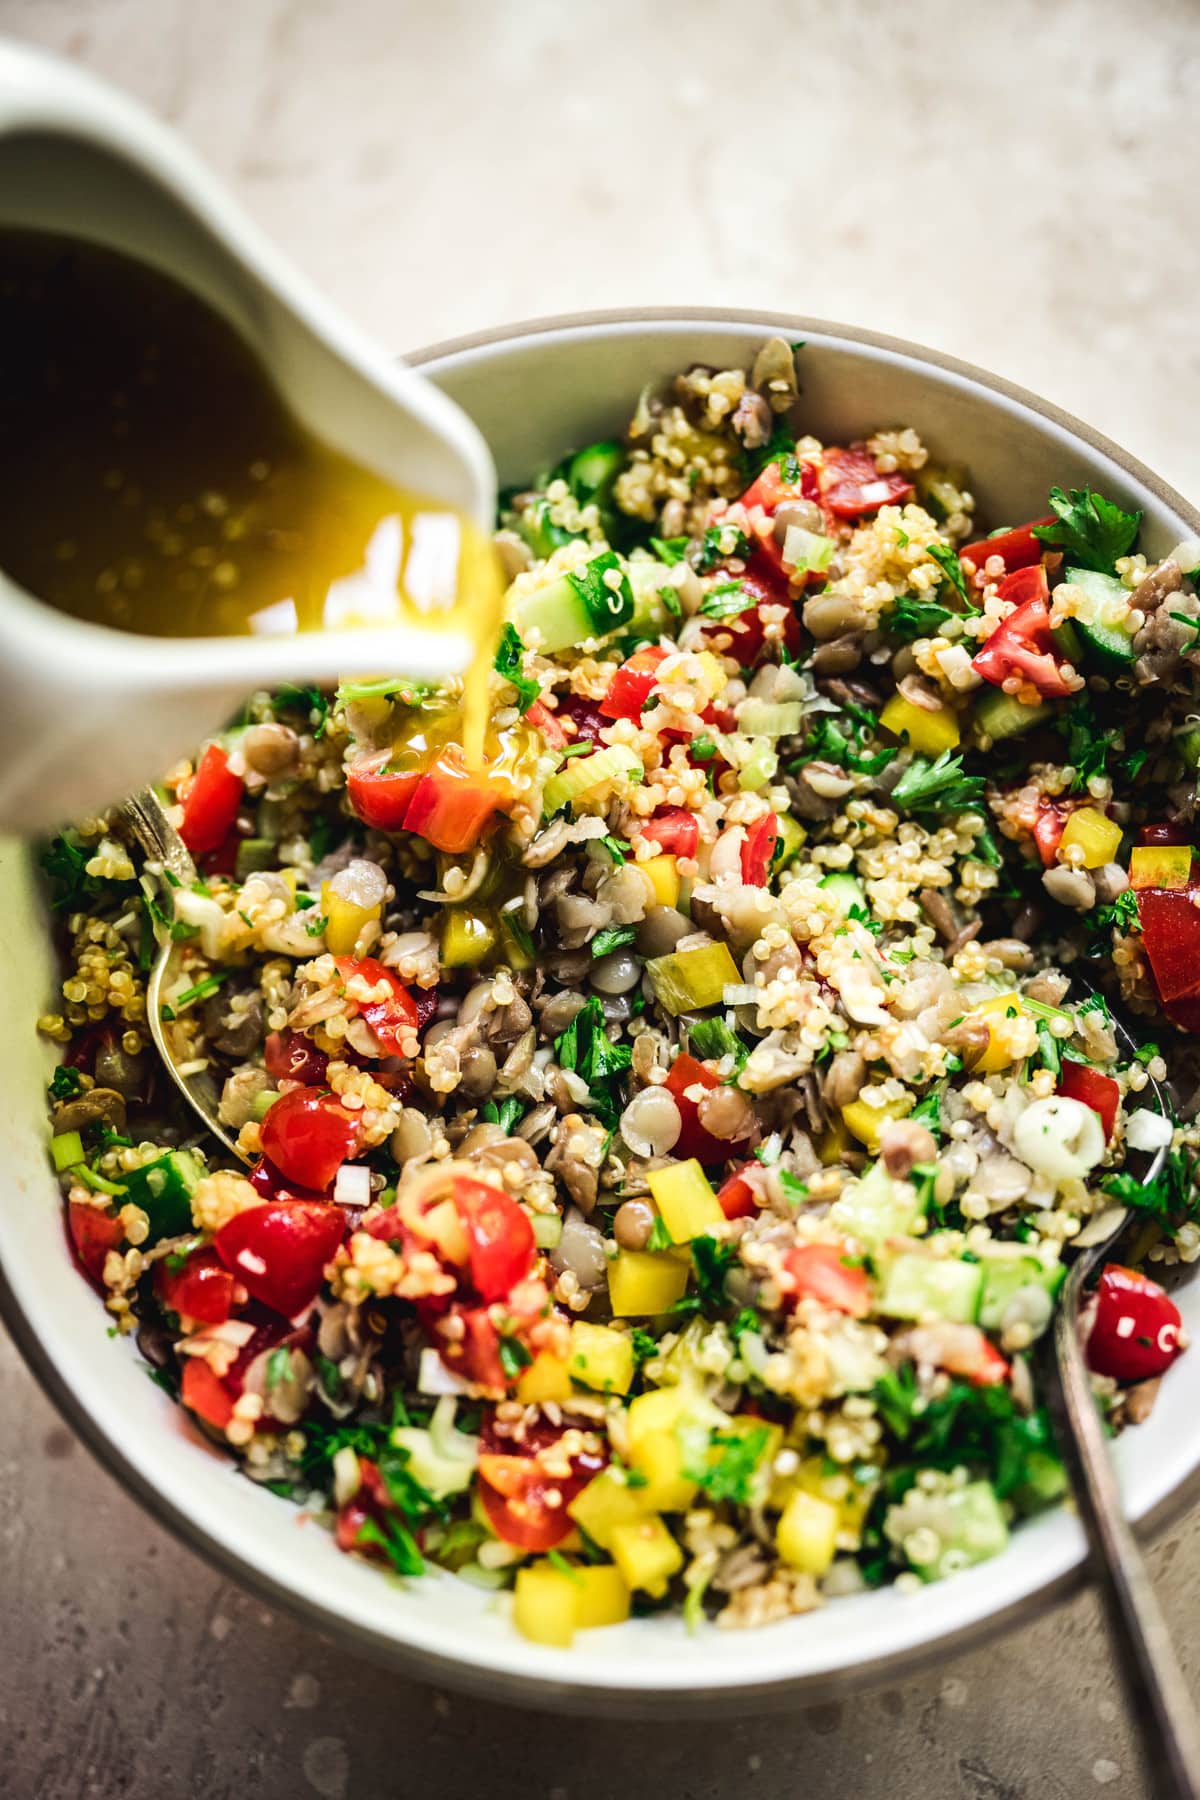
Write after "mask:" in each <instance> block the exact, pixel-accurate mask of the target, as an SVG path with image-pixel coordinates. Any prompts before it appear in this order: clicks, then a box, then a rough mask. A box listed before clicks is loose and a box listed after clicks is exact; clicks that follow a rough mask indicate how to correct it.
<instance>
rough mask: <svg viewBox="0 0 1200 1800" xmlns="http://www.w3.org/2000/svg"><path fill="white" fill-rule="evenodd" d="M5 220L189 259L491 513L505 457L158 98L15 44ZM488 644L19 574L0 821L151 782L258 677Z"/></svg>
mask: <svg viewBox="0 0 1200 1800" xmlns="http://www.w3.org/2000/svg"><path fill="white" fill-rule="evenodd" d="M5 225H7V226H24V227H27V228H34V229H41V230H46V231H53V232H60V233H64V234H69V235H72V236H76V237H80V238H83V239H86V240H89V241H91V242H93V243H98V244H103V245H106V246H108V247H110V248H112V249H115V250H118V251H122V252H124V253H125V254H127V255H131V256H134V257H136V258H138V259H140V260H141V261H143V262H146V263H149V264H151V265H154V266H156V267H157V268H159V269H161V270H162V271H163V272H164V273H166V274H168V275H170V276H172V277H174V278H175V279H176V280H177V281H179V282H181V283H182V284H183V285H185V286H186V287H189V288H190V289H192V290H193V291H194V292H195V293H197V294H198V295H199V296H201V297H202V298H203V299H204V300H206V301H207V302H208V303H209V304H210V305H211V306H212V307H213V308H214V309H215V310H217V311H218V312H220V313H221V314H222V315H224V317H225V318H227V319H228V320H229V321H230V322H231V323H232V324H233V325H234V326H235V327H236V328H237V329H238V330H239V331H240V332H241V334H242V335H243V337H244V338H245V339H246V341H247V342H248V343H249V344H250V345H251V346H252V348H253V349H254V351H255V352H256V354H257V356H258V358H259V360H260V362H261V364H262V366H263V368H264V369H265V370H266V372H267V373H268V374H269V376H270V377H271V378H272V379H273V380H274V382H275V385H276V386H277V388H278V389H279V391H280V393H281V394H282V396H283V397H284V399H285V401H286V402H287V403H288V405H289V406H290V408H291V410H292V412H293V413H294V414H295V415H296V417H297V418H298V419H299V420H300V421H301V422H302V423H303V424H304V425H306V426H307V427H308V428H309V430H310V431H311V432H313V433H314V435H316V436H317V437H320V438H322V439H324V440H325V442H327V443H329V444H331V445H332V446H333V447H334V448H336V449H338V450H341V451H343V452H345V453H346V454H347V455H349V456H351V457H354V458H356V459H357V460H358V461H359V462H361V463H364V464H366V465H367V466H368V467H370V468H372V469H374V470H376V471H377V472H378V473H379V474H380V475H381V476H383V477H385V478H386V479H388V480H390V481H392V482H393V483H394V484H395V485H396V486H398V487H403V488H408V489H411V490H413V491H415V492H418V493H422V494H428V495H430V496H431V497H432V498H434V499H437V500H441V501H444V502H446V503H448V504H450V505H453V506H455V507H457V508H458V509H459V511H461V512H463V513H465V514H466V515H467V516H468V517H469V518H471V519H472V520H473V521H474V522H475V523H476V524H477V525H478V526H480V527H481V528H483V529H487V528H488V527H489V526H490V524H491V521H492V518H493V509H494V505H495V470H494V468H493V465H492V461H491V457H490V455H489V454H488V450H487V447H486V445H485V444H484V442H483V439H482V438H481V437H480V435H479V432H478V431H477V430H476V428H475V426H474V425H473V424H472V423H471V421H470V420H469V419H468V418H467V416H466V414H465V413H463V412H461V411H460V410H459V409H458V407H456V406H455V405H454V404H453V402H452V401H450V400H447V399H446V398H445V397H444V396H443V395H442V394H440V393H439V392H438V391H437V390H436V389H435V388H434V387H432V386H431V385H430V384H429V383H428V382H426V381H424V380H423V379H422V378H421V377H420V376H419V375H417V374H415V373H414V372H413V371H412V370H410V369H406V368H405V367H403V365H401V364H398V363H397V362H395V361H394V360H393V359H392V357H391V356H390V355H389V353H388V352H386V351H385V350H383V349H382V348H381V347H379V346H377V345H376V344H374V343H373V342H372V341H371V340H370V339H369V338H368V337H366V336H365V335H364V334H363V333H362V332H360V331H359V330H358V329H357V328H356V327H355V326H354V325H353V324H351V322H350V321H349V320H348V319H346V318H344V317H343V316H342V315H341V314H340V313H339V312H338V311H337V310H336V308H334V307H332V306H330V305H329V304H328V303H327V302H326V301H325V300H323V299H322V297H321V296H320V294H319V293H317V292H316V291H315V290H314V289H313V287H312V286H311V285H310V283H309V282H308V281H307V280H306V279H305V278H304V277H303V276H302V275H300V274H299V273H298V272H297V271H296V270H295V269H293V268H292V267H291V266H290V265H289V264H288V263H287V261H286V260H285V259H284V258H283V257H281V256H280V255H279V254H278V252H277V251H276V250H275V249H274V248H273V247H272V245H271V244H270V243H269V242H268V241H267V240H266V239H265V238H264V237H263V235H262V233H261V232H259V231H258V229H257V228H256V227H255V226H254V225H253V224H252V222H251V221H250V220H249V219H248V218H247V217H246V215H245V214H244V213H243V212H242V210H241V208H240V207H239V206H237V205H236V203H235V202H234V201H233V200H232V199H231V198H230V196H229V195H228V194H227V193H226V192H225V191H224V190H223V189H222V188H221V186H220V184H219V183H218V182H216V181H215V180H214V179H213V177H212V176H211V175H210V174H209V172H208V171H207V170H206V169H205V168H204V166H203V165H202V164H201V163H200V162H199V161H198V159H197V158H196V157H195V156H193V155H192V154H191V152H190V151H189V150H188V149H187V147H186V146H185V145H184V144H183V143H182V142H181V141H180V140H179V139H178V138H177V137H175V136H174V134H173V133H172V132H170V131H168V130H167V129H166V128H165V127H164V126H163V125H161V124H160V123H159V122H158V121H157V120H156V119H155V118H153V117H152V116H151V115H150V114H149V113H147V112H146V111H145V110H144V109H143V108H141V107H140V106H137V105H135V104H134V103H133V102H132V101H130V100H129V99H127V98H126V97H125V96H123V95H121V94H119V93H117V92H115V91H114V90H113V89H112V88H109V87H107V86H105V85H104V84H103V83H101V82H98V81H96V80H94V79H93V78H92V77H91V76H89V75H86V74H84V73H83V72H82V71H80V70H79V69H77V68H75V67H74V66H72V65H71V64H69V63H64V62H61V61H59V60H57V59H56V58H53V57H48V56H45V55H43V54H41V53H40V52H36V51H32V50H29V49H27V48H25V47H24V46H19V45H15V44H12V43H6V42H0V226H5ZM0 429H3V416H2V407H0ZM3 566H4V546H3V544H0V571H2V570H3ZM471 648H472V647H471V644H470V642H469V641H468V639H467V638H466V636H465V635H463V636H451V635H449V634H441V633H434V632H422V631H420V630H416V629H408V628H405V627H401V626H396V627H389V628H388V629H387V630H386V632H385V631H371V630H360V631H354V632H352V633H336V632H319V633H311V634H302V635H300V636H293V637H251V638H229V637H226V638H221V637H214V638H187V639H173V640H172V639H166V638H150V637H143V636H140V635H138V634H135V633H129V632H118V631H112V630H108V629H107V628H105V627H103V626H99V625H91V624H85V623H82V622H80V621H78V620H76V619H73V618H70V617H67V616H66V615H64V614H62V613H59V612H57V611H54V610H53V609H52V608H50V607H48V606H45V605H43V604H41V603H40V602H39V601H38V599H37V597H36V596H32V595H29V594H27V593H25V592H24V591H23V590H22V589H21V588H19V587H18V586H16V584H15V583H13V582H11V581H7V580H5V578H4V576H3V574H2V573H0V831H8V832H22V833H28V832H35V831H41V830H45V829H46V828H48V827H51V826H53V825H56V824H58V823H60V822H61V821H62V820H63V819H67V818H70V817H73V816H79V815H81V814H85V813H87V812H88V811H90V810H93V809H94V808H96V807H97V806H99V805H101V804H103V803H105V802H107V801H111V800H113V799H114V798H117V797H119V796H120V795H121V794H123V793H126V792H129V791H130V790H132V789H133V788H135V787H139V786H141V785H142V784H143V783H144V782H146V781H147V780H149V779H151V778H152V777H153V775H154V774H155V773H156V772H157V771H158V769H160V768H162V767H164V766H165V765H166V764H167V763H169V762H170V761H171V760H172V759H173V758H174V757H176V756H178V755H180V754H182V753H183V752H185V751H186V750H187V749H188V748H189V746H190V745H191V744H193V743H195V742H196V741H197V740H198V739H199V738H201V737H202V736H203V735H204V734H205V733H206V732H208V731H211V730H212V729H213V728H214V727H215V726H216V725H218V724H219V723H221V721H222V720H223V719H224V718H225V717H226V716H228V714H229V713H230V712H231V711H232V710H233V709H234V707H235V706H236V705H237V704H238V703H239V702H240V701H241V700H242V699H244V697H245V695H246V694H247V693H248V692H250V691H251V690H252V689H253V688H255V687H257V686H261V685H270V684H272V683H276V682H280V681H300V682H306V681H320V680H331V679H333V678H334V677H336V676H337V675H338V674H339V673H340V672H341V671H343V670H347V669H354V670H361V669H373V668H379V669H386V670H387V671H389V672H395V673H397V674H405V675H412V676H414V677H421V676H435V675H443V674H454V673H457V672H459V671H460V670H462V669H463V668H465V667H466V665H467V663H468V661H469V660H470V655H471Z"/></svg>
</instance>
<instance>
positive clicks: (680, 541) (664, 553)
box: [650, 537, 688, 569]
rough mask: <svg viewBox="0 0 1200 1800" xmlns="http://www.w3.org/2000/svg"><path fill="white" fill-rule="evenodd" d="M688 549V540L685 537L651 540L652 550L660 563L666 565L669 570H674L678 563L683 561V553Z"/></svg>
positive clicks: (655, 538) (653, 538)
mask: <svg viewBox="0 0 1200 1800" xmlns="http://www.w3.org/2000/svg"><path fill="white" fill-rule="evenodd" d="M687 547H688V540H687V539H686V538H685V537H673V538H657V537H652V538H651V539H650V548H651V549H652V550H653V552H654V554H655V556H657V558H658V560H659V562H660V563H666V565H667V567H668V569H673V568H674V567H675V564H676V563H681V562H682V561H683V553H684V551H685V550H686V549H687Z"/></svg>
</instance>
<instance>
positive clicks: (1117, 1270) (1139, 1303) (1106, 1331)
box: [1087, 1263, 1183, 1382]
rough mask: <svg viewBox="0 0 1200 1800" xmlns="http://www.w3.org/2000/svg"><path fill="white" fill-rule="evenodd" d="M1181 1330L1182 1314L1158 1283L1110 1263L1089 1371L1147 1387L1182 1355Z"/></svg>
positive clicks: (1090, 1349)
mask: <svg viewBox="0 0 1200 1800" xmlns="http://www.w3.org/2000/svg"><path fill="white" fill-rule="evenodd" d="M1182 1327H1183V1320H1182V1319H1181V1317H1180V1315H1179V1308H1178V1307H1177V1306H1176V1304H1175V1302H1174V1301H1173V1300H1172V1299H1171V1297H1170V1295H1169V1294H1168V1293H1167V1292H1166V1290H1165V1289H1164V1288H1161V1287H1160V1286H1159V1285H1158V1283H1157V1281H1151V1280H1150V1279H1149V1278H1148V1277H1147V1276H1145V1275H1140V1274H1139V1273H1138V1272H1137V1270H1136V1269H1126V1268H1123V1267H1122V1266H1121V1264H1120V1263H1109V1264H1107V1266H1106V1267H1105V1269H1104V1272H1103V1274H1102V1275H1101V1277H1100V1284H1099V1287H1098V1288H1097V1291H1096V1316H1095V1320H1094V1323H1093V1325H1092V1329H1091V1333H1090V1335H1089V1337H1088V1341H1087V1363H1088V1368H1089V1369H1092V1370H1094V1371H1095V1373H1096V1374H1097V1375H1109V1376H1111V1377H1112V1379H1113V1380H1114V1381H1122V1382H1125V1381H1148V1380H1149V1379H1150V1377H1151V1376H1154V1375H1161V1374H1162V1373H1163V1372H1164V1371H1165V1370H1166V1369H1169V1368H1170V1366H1171V1364H1172V1363H1173V1362H1174V1361H1175V1358H1176V1357H1177V1356H1178V1355H1179V1351H1180V1344H1179V1333H1180V1331H1181V1329H1182Z"/></svg>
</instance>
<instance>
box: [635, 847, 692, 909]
mask: <svg viewBox="0 0 1200 1800" xmlns="http://www.w3.org/2000/svg"><path fill="white" fill-rule="evenodd" d="M637 867H638V868H639V869H640V871H641V873H642V874H643V875H644V876H645V877H646V879H647V881H648V882H649V883H650V886H651V887H652V888H653V889H654V904H655V906H678V905H679V892H680V889H681V887H682V886H683V883H682V881H681V880H680V876H679V864H678V862H677V861H676V859H675V858H674V857H673V856H652V857H650V859H649V861H648V862H640V863H638V865H637Z"/></svg>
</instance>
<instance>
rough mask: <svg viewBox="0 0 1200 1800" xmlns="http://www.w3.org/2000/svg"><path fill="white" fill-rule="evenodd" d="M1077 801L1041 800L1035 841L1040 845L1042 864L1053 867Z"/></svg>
mask: <svg viewBox="0 0 1200 1800" xmlns="http://www.w3.org/2000/svg"><path fill="white" fill-rule="evenodd" d="M1075 804H1076V803H1075V802H1073V801H1070V800H1045V799H1042V800H1039V801H1038V809H1037V817H1036V818H1035V819H1034V822H1033V836H1034V841H1035V843H1036V844H1037V847H1038V855H1039V856H1040V857H1041V859H1042V866H1043V868H1046V869H1052V868H1053V867H1054V864H1055V861H1056V860H1057V857H1058V846H1059V845H1060V844H1061V843H1062V834H1063V832H1064V831H1065V830H1066V829H1067V820H1068V819H1069V818H1070V816H1071V814H1072V813H1073V812H1074V811H1075Z"/></svg>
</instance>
